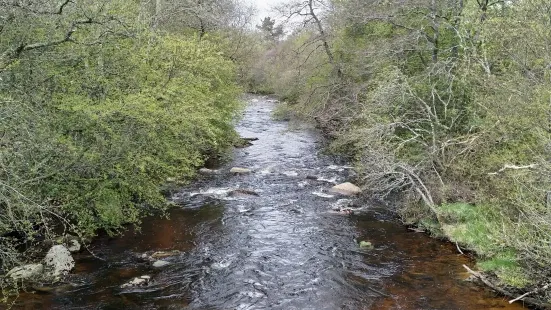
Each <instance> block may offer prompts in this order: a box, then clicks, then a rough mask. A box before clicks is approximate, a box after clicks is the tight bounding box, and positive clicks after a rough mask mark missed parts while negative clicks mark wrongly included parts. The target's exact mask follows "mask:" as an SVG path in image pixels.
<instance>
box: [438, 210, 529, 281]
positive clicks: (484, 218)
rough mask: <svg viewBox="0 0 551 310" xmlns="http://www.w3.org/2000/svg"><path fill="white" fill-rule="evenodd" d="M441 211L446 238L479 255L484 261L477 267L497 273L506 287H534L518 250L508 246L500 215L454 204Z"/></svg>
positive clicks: (480, 261) (478, 263)
mask: <svg viewBox="0 0 551 310" xmlns="http://www.w3.org/2000/svg"><path fill="white" fill-rule="evenodd" d="M438 212H439V215H440V218H441V219H442V221H443V223H442V225H441V227H442V228H441V229H442V232H443V233H444V235H445V236H446V237H447V238H449V240H450V241H452V242H456V243H458V244H460V245H461V246H462V247H464V248H466V249H469V250H471V251H474V252H476V253H477V255H478V256H479V258H480V260H479V261H478V262H477V266H478V267H479V268H480V269H481V270H483V271H485V272H493V273H495V274H496V275H497V276H498V277H499V279H500V280H501V281H502V282H503V284H506V285H510V286H514V287H517V288H521V287H525V286H527V285H528V284H530V280H529V279H528V278H527V277H526V275H525V274H524V272H523V269H522V267H521V266H520V264H519V263H518V255H517V253H516V251H514V250H513V249H511V248H509V247H507V242H506V240H505V238H506V237H505V234H504V233H503V232H502V231H501V225H500V222H498V219H499V215H497V214H494V212H493V210H492V209H491V208H490V207H488V206H484V205H481V206H475V205H470V204H466V203H453V204H443V205H441V206H439V207H438Z"/></svg>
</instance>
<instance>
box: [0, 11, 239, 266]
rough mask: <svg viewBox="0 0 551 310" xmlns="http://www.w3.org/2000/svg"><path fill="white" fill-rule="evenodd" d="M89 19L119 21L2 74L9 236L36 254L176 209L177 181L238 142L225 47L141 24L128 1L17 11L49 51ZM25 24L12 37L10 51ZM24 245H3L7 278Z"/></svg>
mask: <svg viewBox="0 0 551 310" xmlns="http://www.w3.org/2000/svg"><path fill="white" fill-rule="evenodd" d="M99 10H101V11H99ZM84 11H87V12H88V15H90V16H93V17H92V18H97V19H101V20H109V21H112V20H114V21H115V22H113V25H111V26H112V28H108V31H107V32H104V30H105V28H103V27H107V25H105V24H97V25H96V24H92V25H91V26H90V27H87V28H81V29H79V31H78V32H76V33H75V38H77V39H75V40H78V41H80V42H92V43H90V44H79V43H77V42H64V43H63V44H56V45H52V46H50V47H48V48H45V49H44V50H36V51H35V50H30V51H29V52H25V53H22V54H20V55H16V60H15V61H10V65H9V66H8V67H4V68H0V79H1V80H2V83H1V84H0V116H1V117H2V122H0V133H2V136H1V138H0V167H1V168H0V180H1V181H0V206H1V209H0V236H4V235H5V234H7V233H11V232H20V233H22V234H23V235H24V237H23V239H24V240H23V241H24V242H26V243H28V244H29V243H30V244H33V243H34V241H33V240H34V239H35V237H36V236H38V235H41V236H42V237H45V238H49V239H55V235H56V234H57V233H59V232H61V233H64V232H65V231H64V230H68V231H71V232H73V233H76V234H78V235H80V236H81V237H87V236H91V235H94V234H95V233H96V232H97V230H99V229H101V230H105V231H107V232H108V233H110V234H115V233H118V232H120V231H122V230H123V229H124V225H125V224H129V223H134V224H138V223H139V221H140V219H141V218H142V217H143V216H144V215H147V214H150V213H151V212H153V211H161V212H162V211H164V210H165V209H166V208H167V203H166V199H165V198H164V197H163V195H162V194H161V192H160V190H159V189H160V186H161V185H162V184H163V183H165V181H166V179H167V178H177V179H180V180H184V181H185V180H189V179H190V178H191V177H193V176H194V174H195V171H196V169H197V168H198V167H200V166H201V165H202V164H203V163H204V161H205V159H206V158H207V157H208V156H209V155H212V154H217V153H221V152H224V151H225V150H226V149H227V148H228V147H229V146H230V145H231V143H232V141H233V140H234V139H235V137H236V134H235V132H234V130H233V122H234V120H235V117H236V116H237V115H238V112H239V110H240V102H239V100H238V96H239V95H240V93H241V89H240V88H239V87H238V86H237V84H236V70H235V65H234V64H233V62H232V61H231V60H229V59H227V58H226V57H225V56H224V54H223V53H222V52H221V50H222V46H221V45H220V44H218V43H214V42H211V41H209V40H208V38H206V37H205V38H203V39H202V40H200V41H199V40H197V38H196V37H195V36H189V37H186V36H178V35H170V34H165V33H159V32H152V31H150V30H148V28H147V27H146V26H144V25H142V24H139V23H135V21H132V23H130V20H136V19H137V17H138V14H139V13H140V12H139V8H138V7H137V6H135V5H132V4H129V3H127V2H125V1H111V2H109V5H106V6H102V7H98V6H96V5H95V4H93V3H92V2H91V3H84V2H83V3H82V6H72V4H71V5H69V6H68V7H67V8H66V13H64V14H61V15H60V16H59V17H58V16H57V15H54V16H50V15H45V16H44V17H41V18H40V19H36V20H35V19H33V18H31V16H29V14H28V12H24V11H23V12H21V11H17V12H16V13H17V14H21V16H22V17H25V18H23V19H22V20H21V21H19V20H18V22H21V23H25V22H26V21H29V24H30V27H29V29H28V31H27V35H26V37H25V42H47V41H48V40H55V38H56V37H57V36H58V35H60V33H56V32H55V31H49V30H50V28H52V29H53V28H56V29H57V27H54V26H53V24H55V23H56V22H58V23H71V20H73V19H75V18H80V17H79V15H80V14H81V13H82V14H83V12H84ZM94 14H95V15H94ZM107 16H109V18H107ZM56 19H58V20H57V21H56ZM127 22H128V23H127ZM23 25H24V24H20V25H19V28H17V27H13V26H11V27H10V28H8V29H4V31H5V33H2V41H0V49H4V50H9V49H10V48H12V47H13V45H14V44H16V43H14V42H15V41H17V35H18V34H19V33H20V31H21V27H23ZM60 32H61V31H60ZM113 33H114V34H115V35H112V34H113ZM97 34H101V36H99V39H98V36H97ZM8 38H9V39H8ZM94 40H100V41H98V42H95V41H94ZM25 44H26V43H25ZM0 52H1V50H0ZM59 228H64V229H61V230H60V229H59ZM14 241H15V240H12V239H7V238H4V237H0V246H2V250H0V260H1V262H2V265H3V267H4V268H8V267H10V266H13V265H14V264H17V263H19V262H21V261H24V260H25V257H24V256H23V254H22V253H19V252H18V251H14V250H15V249H12V250H10V249H8V246H9V245H10V244H13V242H14ZM20 241H21V240H20Z"/></svg>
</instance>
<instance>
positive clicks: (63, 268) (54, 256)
mask: <svg viewBox="0 0 551 310" xmlns="http://www.w3.org/2000/svg"><path fill="white" fill-rule="evenodd" d="M44 263H45V265H46V269H47V271H48V274H49V275H51V276H53V277H59V276H62V275H66V274H68V273H69V272H70V271H71V270H72V269H73V268H74V267H75V260H74V259H73V257H72V256H71V252H69V250H68V249H67V248H66V247H65V246H63V245H54V246H53V247H52V248H51V249H50V250H49V251H48V253H47V254H46V257H44Z"/></svg>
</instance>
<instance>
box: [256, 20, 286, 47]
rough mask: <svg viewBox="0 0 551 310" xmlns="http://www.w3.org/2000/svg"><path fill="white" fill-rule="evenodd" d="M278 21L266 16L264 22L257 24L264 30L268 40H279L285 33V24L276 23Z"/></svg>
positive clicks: (258, 27)
mask: <svg viewBox="0 0 551 310" xmlns="http://www.w3.org/2000/svg"><path fill="white" fill-rule="evenodd" d="M275 24H276V21H275V20H274V19H272V18H270V17H265V18H264V19H263V20H262V24H260V25H256V28H257V29H259V30H261V31H262V32H264V38H265V40H267V41H271V42H277V41H279V40H280V39H281V37H282V36H283V35H284V32H283V25H277V26H276V25H275Z"/></svg>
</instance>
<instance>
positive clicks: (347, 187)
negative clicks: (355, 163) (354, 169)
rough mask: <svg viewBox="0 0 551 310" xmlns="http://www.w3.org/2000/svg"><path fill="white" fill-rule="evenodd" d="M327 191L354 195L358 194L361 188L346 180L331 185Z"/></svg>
mask: <svg viewBox="0 0 551 310" xmlns="http://www.w3.org/2000/svg"><path fill="white" fill-rule="evenodd" d="M329 191H330V192H331V193H335V194H341V195H344V196H354V195H358V194H360V193H361V192H362V189H361V188H359V187H358V186H356V185H354V184H352V183H350V182H346V183H342V184H339V185H336V186H333V187H332V188H331V189H330V190H329Z"/></svg>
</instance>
